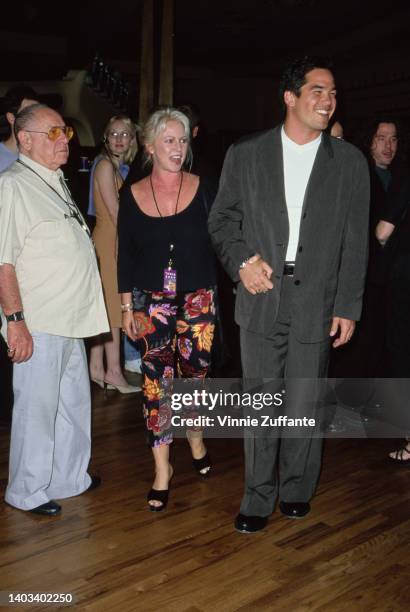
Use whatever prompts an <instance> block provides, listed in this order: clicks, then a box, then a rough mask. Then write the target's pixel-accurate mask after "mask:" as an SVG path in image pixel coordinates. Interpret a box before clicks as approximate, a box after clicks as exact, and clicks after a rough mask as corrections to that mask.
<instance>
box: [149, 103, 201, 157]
mask: <svg viewBox="0 0 410 612" xmlns="http://www.w3.org/2000/svg"><path fill="white" fill-rule="evenodd" d="M169 121H178V122H179V123H181V124H182V126H183V128H184V132H185V138H186V139H187V140H188V152H187V156H186V160H185V164H186V165H189V164H190V163H191V161H192V151H191V147H190V146H189V142H190V139H191V130H190V125H189V119H188V117H187V116H186V115H184V113H181V111H179V110H177V109H176V108H173V107H172V106H165V107H164V108H160V109H158V110H156V111H155V112H153V113H152V115H150V116H149V118H148V120H147V121H146V123H145V124H144V127H143V128H142V134H141V143H142V144H143V145H144V164H146V165H151V164H152V159H151V156H150V154H149V153H148V151H147V145H152V144H153V143H154V141H155V139H156V138H157V136H158V135H159V134H160V133H161V132H162V131H163V130H165V128H166V125H167V123H168V122H169Z"/></svg>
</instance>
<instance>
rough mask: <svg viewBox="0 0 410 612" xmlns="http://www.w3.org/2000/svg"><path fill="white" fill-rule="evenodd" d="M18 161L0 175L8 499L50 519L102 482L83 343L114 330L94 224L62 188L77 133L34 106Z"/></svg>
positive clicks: (20, 129) (22, 120) (18, 124)
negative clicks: (94, 457)
mask: <svg viewBox="0 0 410 612" xmlns="http://www.w3.org/2000/svg"><path fill="white" fill-rule="evenodd" d="M14 129H15V134H16V138H17V142H18V146H19V159H18V160H17V161H16V162H15V163H14V164H13V165H12V166H11V167H10V168H9V169H8V170H6V171H5V172H4V173H3V174H2V175H1V177H0V264H1V265H0V304H1V306H2V310H3V326H2V331H3V333H4V334H5V336H6V339H7V344H8V354H9V357H10V359H11V360H12V361H13V364H14V366H13V388H14V407H13V421H12V430H11V445H10V474H9V483H8V486H7V490H6V496H5V499H6V502H7V503H8V504H10V505H11V506H14V507H16V508H19V509H20V510H28V511H31V512H35V513H37V514H42V515H47V516H54V515H56V514H58V513H59V512H60V510H61V507H60V506H59V505H58V504H57V503H56V502H55V501H54V498H56V499H62V498H65V497H71V496H74V495H79V494H81V493H84V492H85V491H87V490H90V489H92V488H95V487H96V486H98V484H100V479H99V478H98V477H91V476H90V475H89V474H88V473H87V469H88V463H89V460H90V448H91V438H90V389H89V379H88V371H87V361H86V354H85V349H84V343H83V340H81V338H84V337H86V336H94V335H96V334H100V333H102V332H105V331H108V322H107V317H106V312H105V306H104V300H103V294H102V288H101V282H100V277H99V273H98V267H97V262H96V257H95V253H94V248H93V244H92V242H91V240H90V235H89V231H88V228H87V226H86V224H85V222H84V220H83V218H82V216H81V214H80V213H79V211H78V209H77V207H76V205H75V203H74V201H73V200H72V198H71V195H70V192H69V190H68V188H67V187H66V185H65V183H64V175H63V173H62V171H61V170H60V166H61V165H63V164H65V163H66V162H67V159H68V141H69V140H70V138H71V136H72V133H73V131H72V128H70V127H68V126H66V125H65V123H64V121H63V119H62V118H61V116H60V115H59V114H58V113H56V112H55V111H54V110H52V109H51V108H48V107H47V106H44V105H41V104H34V105H31V106H28V107H26V108H25V109H23V110H22V111H21V112H20V113H19V114H18V115H17V117H16V120H15V124H14Z"/></svg>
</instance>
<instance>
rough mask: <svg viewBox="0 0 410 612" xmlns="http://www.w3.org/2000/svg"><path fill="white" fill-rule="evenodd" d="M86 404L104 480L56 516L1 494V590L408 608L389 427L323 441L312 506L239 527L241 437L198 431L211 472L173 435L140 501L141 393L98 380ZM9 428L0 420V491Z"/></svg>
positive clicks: (405, 508)
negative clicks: (168, 469)
mask: <svg viewBox="0 0 410 612" xmlns="http://www.w3.org/2000/svg"><path fill="white" fill-rule="evenodd" d="M93 406H94V408H93V461H92V470H91V471H92V472H93V473H98V474H100V475H101V477H102V479H103V484H102V486H101V487H100V488H99V489H97V490H95V491H93V492H90V493H88V494H86V495H83V496H80V497H77V498H72V499H68V500H63V501H62V506H63V512H62V514H61V516H59V517H57V518H55V519H47V518H41V517H38V516H34V515H31V514H29V513H24V512H20V511H17V510H15V509H13V508H11V507H9V506H7V505H5V504H3V505H1V506H0V546H1V555H0V590H3V591H11V590H14V591H17V590H24V591H50V592H53V591H58V592H72V593H73V594H74V595H75V596H76V597H77V604H76V606H75V608H76V609H79V610H85V611H88V612H102V611H105V610H107V611H109V612H116V611H117V610H118V611H121V612H128V611H129V612H134V611H138V612H139V611H140V610H141V611H143V612H149V611H151V610H152V611H154V610H158V609H159V608H162V609H164V610H166V611H167V612H168V611H169V612H173V611H175V612H177V611H178V612H208V611H209V612H219V611H221V612H236V611H238V610H241V611H248V610H249V611H255V610H256V611H262V610H269V611H271V610H274V611H275V610H284V611H288V610H289V611H292V612H294V611H296V612H299V611H305V610H309V611H311V610H313V611H318V612H319V611H320V612H325V611H326V612H328V611H331V612H333V611H336V610H349V611H350V610H353V611H356V610H357V611H359V612H361V611H363V612H368V611H370V610H371V611H372V612H373V611H374V610H375V611H376V610H380V611H383V612H389V611H391V612H393V611H394V612H397V611H401V610H405V609H407V608H408V602H409V597H410V592H409V583H410V580H409V578H410V575H409V570H408V567H410V565H409V563H408V559H409V558H410V549H409V546H410V545H409V542H410V486H409V485H410V470H405V469H400V467H397V466H395V465H391V464H388V462H387V461H386V460H385V457H386V454H387V452H388V450H390V449H391V448H394V447H395V446H396V443H395V441H394V440H390V441H389V440H387V441H386V440H358V439H354V440H348V439H341V440H337V439H335V440H329V441H327V443H326V445H325V452H324V465H323V471H322V476H321V480H320V483H319V487H318V491H317V495H316V496H315V498H314V499H313V500H312V511H311V513H310V514H309V515H308V516H307V517H306V518H305V519H304V520H301V521H292V520H289V519H287V518H285V517H283V516H282V515H281V514H280V513H279V512H278V511H276V512H274V514H273V515H272V517H271V518H270V520H269V523H268V526H267V527H266V528H265V529H264V530H263V531H262V532H260V533H257V534H254V535H253V536H247V535H243V534H238V533H236V532H235V531H234V529H233V519H234V517H235V515H236V513H237V512H238V509H239V503H240V499H241V495H242V490H243V451H242V442H241V440H216V439H215V440H208V441H207V445H208V447H209V450H210V452H211V454H212V458H213V463H214V469H213V473H212V477H211V478H210V479H209V480H208V481H202V480H201V479H200V478H199V477H198V475H197V474H196V473H195V472H194V470H193V467H192V462H191V457H190V453H189V448H188V445H187V442H186V441H185V440H182V439H178V440H176V441H175V443H174V445H173V449H172V462H173V465H174V468H175V477H174V479H173V481H172V488H171V492H170V501H169V505H168V508H167V510H166V511H165V512H161V513H158V514H156V513H152V512H149V511H148V509H147V504H146V501H145V496H146V493H147V491H148V489H149V488H150V486H151V482H152V460H151V456H150V451H149V449H148V448H147V447H146V445H145V430H144V424H143V421H142V417H141V401H140V398H138V397H125V396H120V395H119V394H116V393H110V394H109V395H108V397H105V396H104V394H103V393H102V392H101V391H100V390H98V389H94V390H93ZM8 440H9V424H7V420H4V419H2V420H1V423H0V484H1V486H2V488H3V490H4V488H5V486H6V481H7V455H8ZM20 609H22V608H20ZM27 609H29V610H30V611H32V610H39V611H40V610H50V608H49V607H46V606H43V607H42V606H41V605H39V606H30V607H29V608H27Z"/></svg>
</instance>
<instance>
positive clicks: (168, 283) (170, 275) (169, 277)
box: [149, 172, 184, 298]
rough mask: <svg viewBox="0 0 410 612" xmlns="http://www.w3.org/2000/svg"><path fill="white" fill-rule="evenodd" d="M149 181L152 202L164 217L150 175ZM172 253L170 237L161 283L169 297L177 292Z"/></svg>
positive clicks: (172, 244) (172, 245)
mask: <svg viewBox="0 0 410 612" xmlns="http://www.w3.org/2000/svg"><path fill="white" fill-rule="evenodd" d="M183 177H184V173H183V172H181V181H180V183H179V189H178V195H177V201H176V203H175V211H174V215H173V216H174V217H175V215H176V214H177V211H178V203H179V196H180V195H181V189H182V179H183ZM149 182H150V185H151V191H152V197H153V198H154V202H155V206H156V207H157V211H158V214H159V216H160V217H161V219H163V218H164V216H163V215H162V214H161V211H160V209H159V206H158V202H157V198H156V197H155V191H154V185H153V184H152V178H151V175H150V176H149ZM173 253H174V241H173V239H172V237H171V239H170V241H169V261H168V267H167V268H164V283H163V293H164V294H165V295H167V296H168V297H170V298H173V297H175V296H176V292H177V271H176V269H175V268H173V265H174V262H173V259H172V256H173Z"/></svg>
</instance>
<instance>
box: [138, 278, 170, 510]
mask: <svg viewBox="0 0 410 612" xmlns="http://www.w3.org/2000/svg"><path fill="white" fill-rule="evenodd" d="M133 297H134V311H136V312H137V313H138V314H137V315H136V316H137V317H138V319H139V325H140V328H141V329H144V330H146V333H145V334H144V337H143V343H141V345H142V344H144V345H145V348H146V350H145V354H144V355H143V357H142V375H143V387H142V389H143V394H144V408H143V411H144V418H145V421H146V426H147V442H148V445H149V446H150V447H151V449H152V454H153V458H154V462H155V478H154V482H153V485H152V489H153V490H155V491H164V490H165V491H166V490H167V489H168V482H169V479H170V477H171V475H172V468H171V466H170V464H169V445H170V444H171V442H172V433H171V431H170V429H169V427H170V416H171V415H170V412H169V409H168V407H167V406H164V404H163V402H162V398H163V389H162V388H161V381H162V380H163V379H172V378H173V377H174V357H175V353H174V339H175V323H176V311H177V307H176V305H175V304H173V303H172V302H170V300H167V299H163V297H162V294H160V293H159V292H157V293H154V294H152V293H148V292H141V291H136V290H134V292H133ZM151 493H152V491H150V492H149V502H148V503H149V505H150V506H155V507H161V506H163V505H165V504H164V503H163V502H162V501H161V500H160V499H156V498H155V496H154V497H152V495H151Z"/></svg>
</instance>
